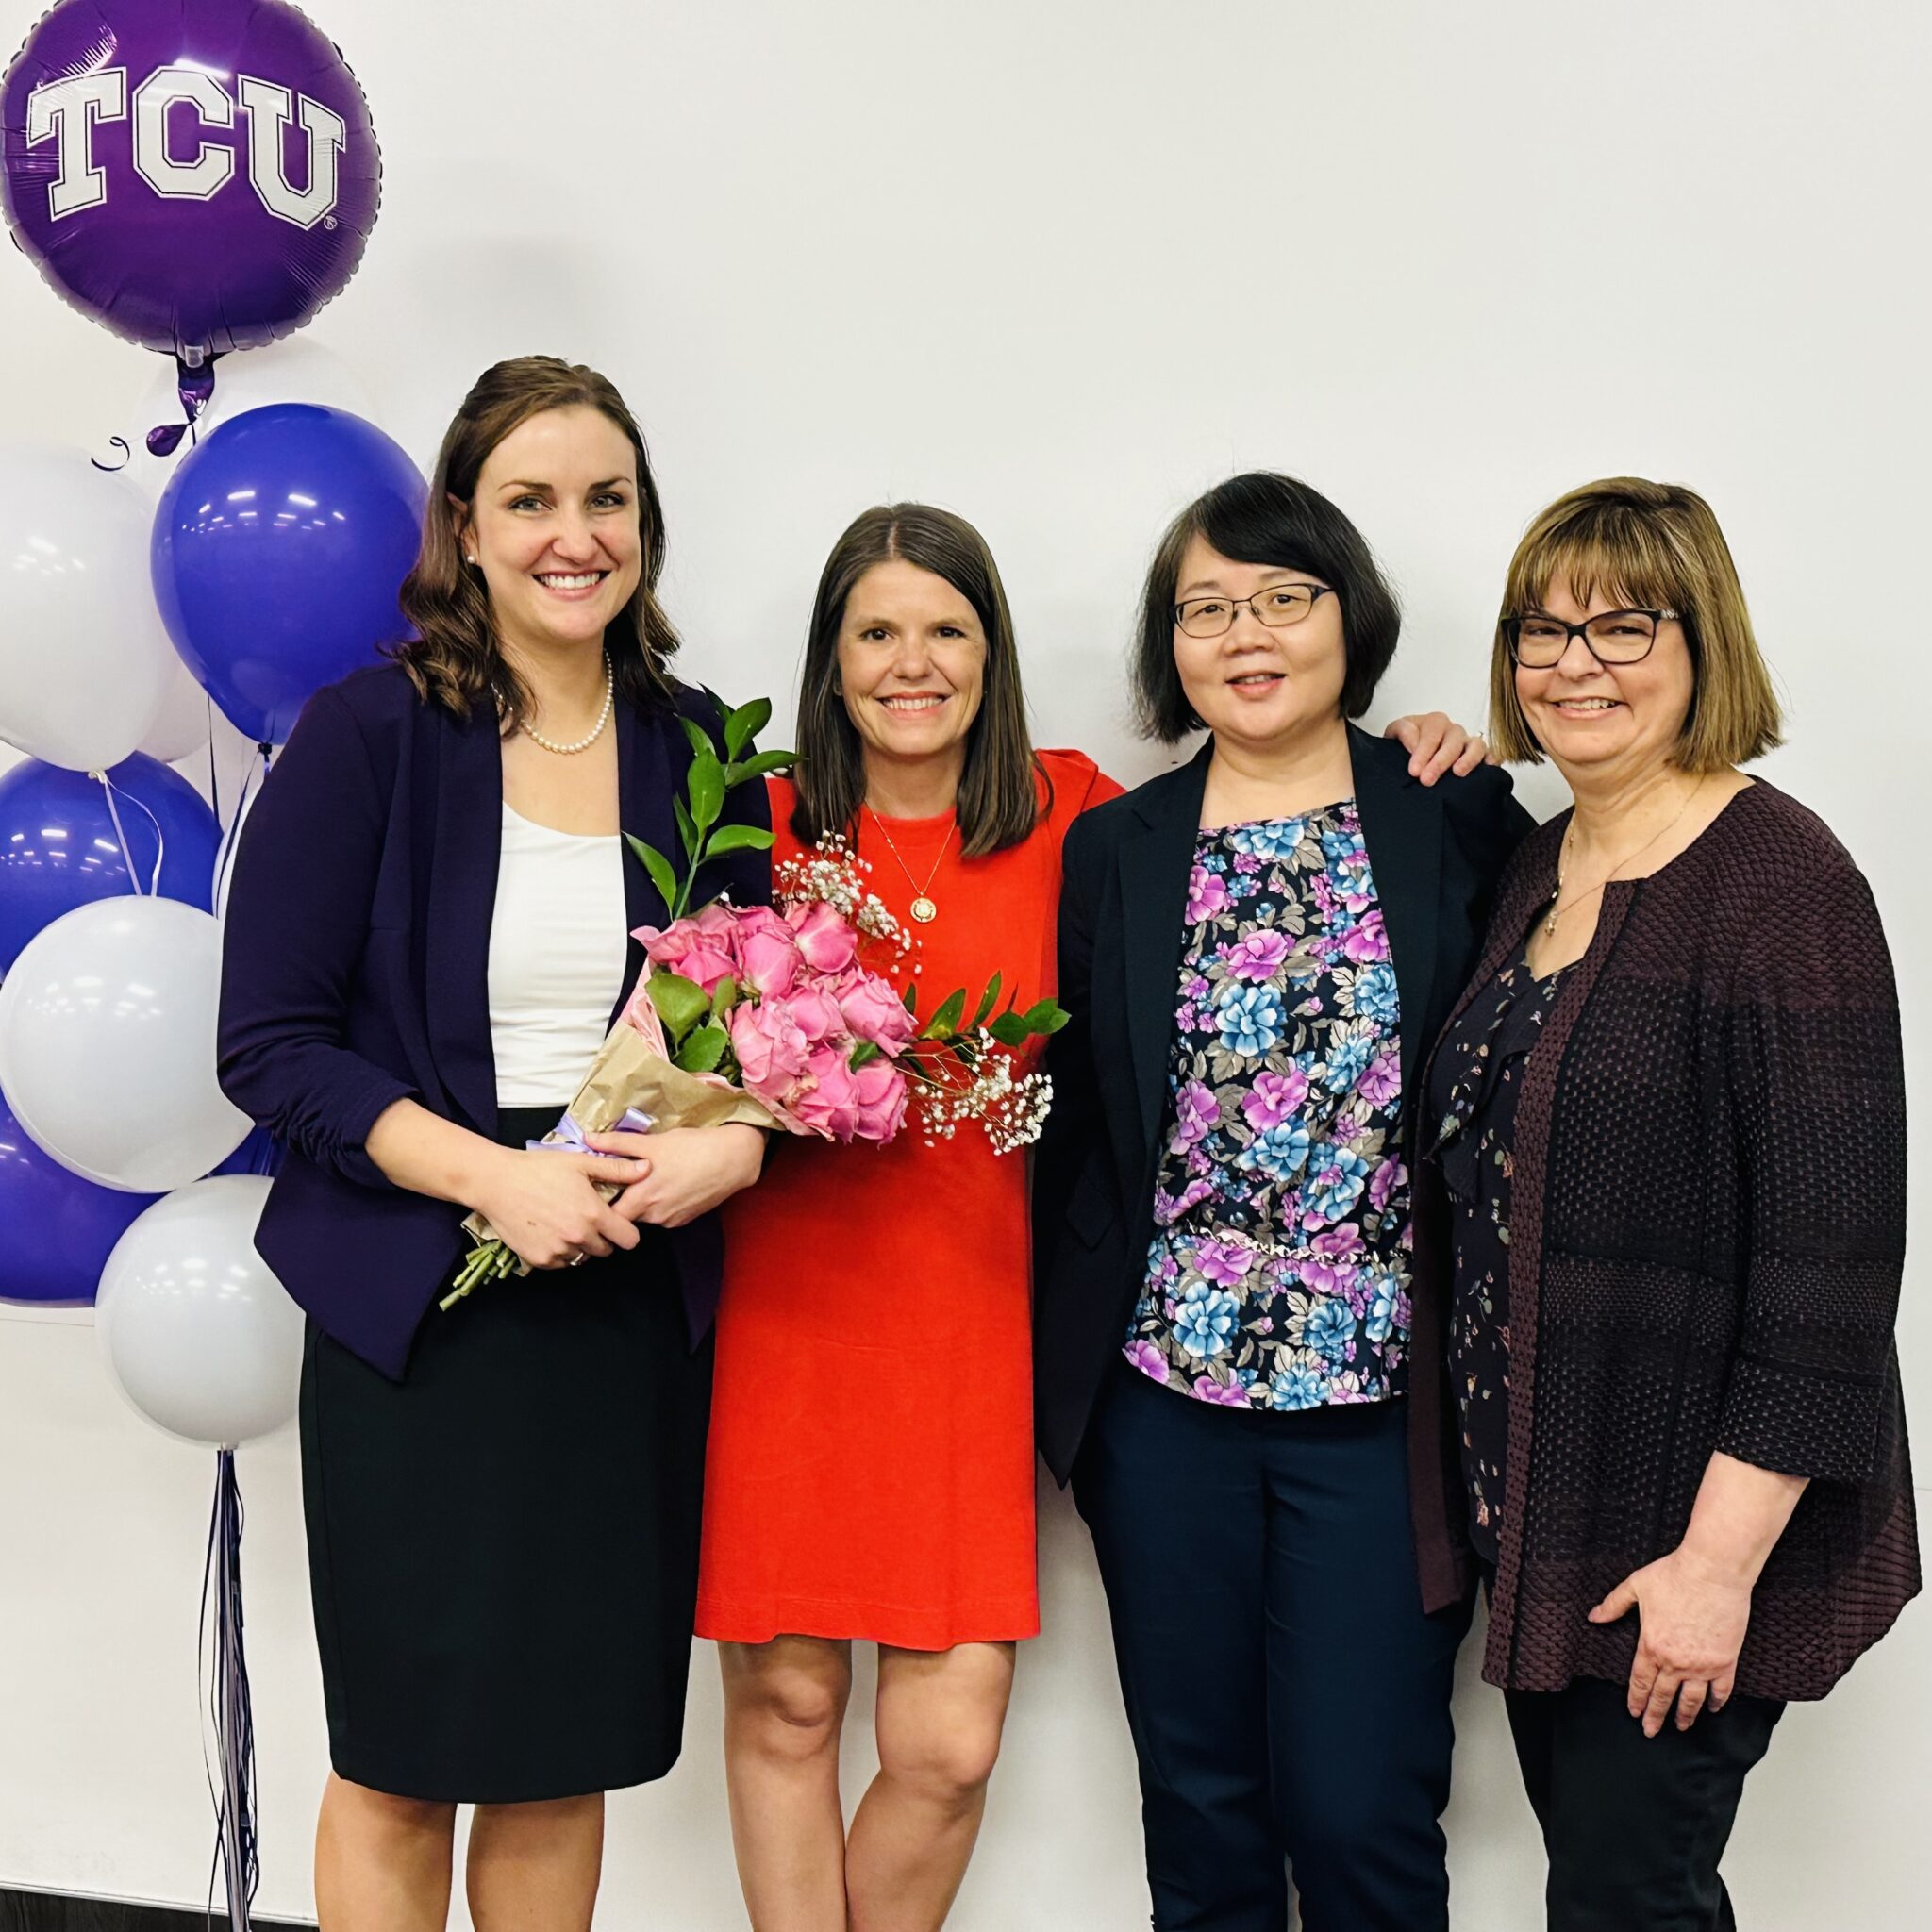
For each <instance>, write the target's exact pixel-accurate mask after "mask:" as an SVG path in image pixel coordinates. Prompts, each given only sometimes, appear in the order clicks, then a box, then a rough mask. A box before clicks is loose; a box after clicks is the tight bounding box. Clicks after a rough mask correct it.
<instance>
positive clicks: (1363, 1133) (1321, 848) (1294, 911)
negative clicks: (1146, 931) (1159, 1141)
mask: <svg viewBox="0 0 1932 1932" xmlns="http://www.w3.org/2000/svg"><path fill="white" fill-rule="evenodd" d="M1187 922H1188V928H1189V938H1188V943H1187V946H1186V949H1185V951H1184V952H1183V954H1182V958H1181V972H1180V993H1179V1004H1178V1006H1177V1008H1176V1009H1175V1013H1174V1050H1173V1056H1172V1058H1171V1060H1170V1065H1169V1074H1168V1123H1167V1133H1166V1142H1165V1148H1164V1151H1163V1153H1162V1156H1161V1160H1160V1167H1159V1173H1158V1177H1157V1180H1156V1183H1155V1195H1154V1228H1155V1232H1154V1241H1153V1243H1152V1245H1151V1246H1150V1248H1149V1250H1148V1257H1147V1280H1146V1285H1145V1287H1144V1289H1143V1290H1142V1291H1141V1300H1140V1304H1139V1306H1138V1307H1136V1308H1135V1310H1134V1317H1133V1322H1132V1324H1131V1327H1130V1329H1129V1333H1128V1338H1127V1344H1126V1356H1127V1359H1128V1360H1129V1361H1130V1362H1131V1363H1133V1365H1134V1366H1135V1367H1136V1368H1138V1369H1140V1370H1141V1372H1142V1373H1143V1374H1147V1375H1150V1376H1152V1377H1153V1378H1154V1380H1156V1381H1157V1382H1163V1383H1166V1384H1168V1385H1169V1386H1171V1387H1174V1388H1178V1389H1181V1390H1183V1391H1187V1392H1189V1393H1191V1394H1193V1395H1195V1396H1198V1397H1200V1398H1201V1399H1203V1400H1204V1401H1208V1402H1216V1403H1221V1404H1224V1405H1225V1406H1227V1407H1242V1408H1250V1407H1251V1408H1273V1409H1297V1408H1315V1407H1321V1406H1323V1405H1324V1404H1327V1403H1342V1402H1376V1401H1382V1400H1385V1399H1386V1398H1388V1397H1389V1396H1391V1395H1396V1394H1399V1393H1401V1392H1402V1390H1403V1387H1404V1385H1405V1380H1406V1375H1407V1353H1408V1328H1409V1307H1408V1286H1409V1282H1408V1250H1409V1230H1408V1175H1407V1170H1406V1169H1405V1168H1404V1167H1403V1165H1402V1162H1401V1158H1400V1151H1401V1150H1400V1143H1399V1138H1398V1133H1397V1124H1398V1121H1399V1119H1400V1116H1401V1112H1402V1061H1401V1051H1400V1044H1401V1043H1400V1038H1399V1033H1398V1023H1399V1020H1400V1012H1399V1008H1398V1004H1397V999H1396V991H1395V969H1394V967H1393V966H1392V965H1391V963H1390V958H1389V941H1388V937H1387V935H1386V934H1385V933H1384V931H1383V929H1382V912H1381V908H1380V906H1379V905H1378V904H1377V902H1376V898H1375V886H1374V879H1373V877H1372V876H1371V875H1370V872H1369V858H1368V854H1367V852H1366V850H1365V849H1364V848H1363V844H1362V831H1361V822H1360V820H1359V818H1358V817H1357V812H1356V806H1355V801H1354V800H1353V799H1347V800H1344V801H1343V802H1342V803H1341V804H1339V805H1332V806H1328V807H1325V808H1323V809H1322V810H1320V811H1313V812H1307V813H1305V814H1303V815H1302V816H1300V817H1298V818H1287V819H1269V820H1266V821H1262V822H1259V823H1256V824H1238V825H1223V826H1218V827H1215V828H1213V829H1210V830H1207V831H1204V832H1202V833H1201V835H1200V838H1199V840H1198V841H1197V843H1196V845H1195V848H1194V866H1193V871H1192V874H1191V877H1190V879H1189V883H1188V905H1187Z"/></svg>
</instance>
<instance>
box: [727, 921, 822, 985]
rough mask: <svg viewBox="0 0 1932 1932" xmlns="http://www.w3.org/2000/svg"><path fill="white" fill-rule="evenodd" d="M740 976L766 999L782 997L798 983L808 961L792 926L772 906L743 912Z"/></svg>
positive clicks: (740, 939)
mask: <svg viewBox="0 0 1932 1932" xmlns="http://www.w3.org/2000/svg"><path fill="white" fill-rule="evenodd" d="M735 938H736V941H737V948H736V949H737V954H738V964H739V977H740V978H741V979H742V980H743V981H744V982H745V983H746V984H747V985H749V986H753V987H756V988H757V989H758V992H759V993H760V994H762V995H763V996H764V997H765V998H766V999H774V998H782V997H783V996H784V995H785V994H786V993H789V992H790V991H791V989H792V987H793V986H794V985H796V984H797V981H798V974H799V969H800V968H801V967H802V966H803V965H804V963H805V961H804V958H803V957H802V956H801V954H800V953H799V950H798V941H797V940H796V939H794V938H793V937H792V932H791V927H790V926H789V925H787V924H785V922H784V921H783V920H782V919H780V918H779V917H778V915H777V914H776V913H775V912H774V911H773V910H772V909H771V908H769V907H765V906H755V907H753V908H751V909H750V910H749V911H747V912H745V913H742V914H741V915H740V919H739V924H738V931H737V933H736V935H735Z"/></svg>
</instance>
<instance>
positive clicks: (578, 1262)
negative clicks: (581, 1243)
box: [565, 1248, 591, 1268]
mask: <svg viewBox="0 0 1932 1932" xmlns="http://www.w3.org/2000/svg"><path fill="white" fill-rule="evenodd" d="M590 1258H591V1257H590V1256H588V1255H587V1254H585V1253H584V1251H583V1249H581V1248H579V1249H578V1250H577V1251H576V1253H575V1255H573V1256H572V1257H570V1260H569V1261H568V1262H567V1263H566V1264H565V1265H566V1266H568V1267H571V1268H581V1267H582V1266H583V1265H584V1263H585V1262H586V1261H588V1260H589V1259H590Z"/></svg>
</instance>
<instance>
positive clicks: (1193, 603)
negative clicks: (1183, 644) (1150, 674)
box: [1174, 584, 1335, 638]
mask: <svg viewBox="0 0 1932 1932" xmlns="http://www.w3.org/2000/svg"><path fill="white" fill-rule="evenodd" d="M1334 594H1335V592H1334V591H1332V590H1331V589H1330V588H1329V587H1328V586H1327V585H1326V584H1276V585H1274V587H1273V588H1272V589H1270V590H1266V591H1256V592H1255V594H1254V595H1253V596H1252V597H1190V598H1189V599H1188V600H1187V602H1186V603H1184V604H1176V605H1175V606H1174V623H1175V624H1176V625H1178V626H1179V628H1180V630H1181V632H1182V634H1183V635H1184V636H1186V637H1191V638H1218V637H1220V636H1221V635H1222V634H1223V633H1224V632H1226V631H1229V630H1232V629H1233V628H1234V620H1235V614H1236V612H1237V611H1241V610H1252V611H1253V612H1254V613H1255V616H1256V618H1257V620H1258V621H1259V622H1260V623H1262V624H1265V625H1267V626H1268V628H1269V629H1270V630H1286V629H1287V628H1288V626H1289V625H1291V624H1299V623H1301V621H1302V620H1303V619H1304V618H1305V617H1307V614H1308V612H1309V611H1311V610H1312V609H1313V608H1315V606H1316V604H1317V603H1318V602H1319V601H1320V600H1321V599H1322V598H1324V597H1332V596H1334Z"/></svg>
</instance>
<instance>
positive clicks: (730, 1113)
mask: <svg viewBox="0 0 1932 1932" xmlns="http://www.w3.org/2000/svg"><path fill="white" fill-rule="evenodd" d="M630 1108H637V1110H638V1111H639V1112H640V1113H646V1114H649V1115H650V1117H651V1125H652V1127H653V1128H654V1129H658V1128H664V1127H728V1126H732V1125H742V1126H747V1127H775V1126H777V1124H778V1123H777V1122H776V1121H775V1120H774V1119H773V1117H772V1115H771V1114H770V1113H769V1112H768V1111H767V1110H766V1109H765V1108H763V1107H761V1106H760V1105H759V1104H758V1102H757V1101H756V1100H754V1099H753V1098H752V1097H751V1095H750V1094H748V1093H746V1092H744V1091H741V1089H739V1088H736V1087H733V1086H731V1085H729V1084H728V1083H727V1082H726V1081H724V1080H721V1079H720V1078H719V1077H718V1076H717V1075H716V1074H688V1073H686V1072H685V1070H684V1069H683V1068H682V1067H675V1066H673V1065H672V1064H671V1062H670V1061H669V1060H668V1059H666V1058H664V1056H663V1054H662V1053H661V1052H659V1051H658V1048H657V1047H655V1046H654V1045H652V1044H651V1042H650V1041H647V1040H646V1039H645V1038H644V1037H643V1035H642V1034H641V1033H639V1032H638V1031H637V1030H636V1029H635V1028H634V1027H631V1026H627V1025H623V1024H619V1025H616V1026H613V1027H612V1028H611V1029H610V1033H609V1037H608V1039H607V1040H606V1041H605V1042H604V1044H603V1045H602V1046H601V1047H600V1048H599V1049H598V1052H597V1058H596V1062H595V1064H594V1065H593V1066H592V1067H591V1071H590V1073H589V1074H587V1075H586V1076H585V1079H584V1084H583V1085H582V1086H581V1087H579V1088H578V1089H577V1094H576V1098H575V1100H573V1101H572V1102H571V1104H570V1108H569V1112H570V1117H571V1119H573V1120H574V1121H575V1122H576V1124H577V1125H578V1126H580V1127H581V1128H582V1129H583V1130H584V1132H585V1133H586V1134H604V1133H608V1132H609V1130H610V1129H611V1128H612V1127H614V1126H615V1125H616V1124H617V1123H618V1122H619V1121H621V1120H622V1119H623V1118H624V1116H625V1113H626V1112H628V1111H629V1110H630ZM567 1138H568V1137H567V1136H566V1135H564V1134H563V1133H561V1132H559V1131H558V1130H556V1129H553V1130H552V1131H551V1132H549V1133H547V1134H545V1135H544V1137H543V1139H544V1141H545V1143H546V1144H547V1145H552V1146H555V1145H557V1144H558V1143H560V1142H562V1141H565V1140H567ZM598 1191H599V1192H600V1193H601V1194H602V1195H603V1196H604V1198H605V1199H606V1200H607V1201H614V1200H615V1199H616V1198H617V1196H618V1195H619V1194H621V1193H622V1192H623V1191H624V1190H623V1188H622V1187H619V1186H617V1185H615V1184H609V1185H606V1184H602V1183H600V1184H599V1188H598ZM463 1232H464V1233H465V1234H466V1235H468V1236H469V1237H470V1238H471V1239H472V1240H473V1241H479V1242H481V1241H494V1240H496V1239H497V1235H496V1230H495V1229H494V1228H492V1227H491V1225H490V1223H489V1222H488V1221H487V1220H486V1219H485V1218H484V1217H483V1216H482V1215H480V1214H472V1215H470V1216H469V1218H468V1219H467V1220H465V1221H464V1223H463ZM516 1272H517V1273H518V1274H528V1273H529V1272H530V1269H529V1264H528V1263H527V1262H525V1261H524V1260H523V1259H521V1258H519V1260H518V1262H517V1266H516Z"/></svg>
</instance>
